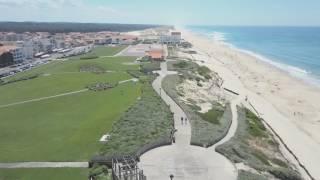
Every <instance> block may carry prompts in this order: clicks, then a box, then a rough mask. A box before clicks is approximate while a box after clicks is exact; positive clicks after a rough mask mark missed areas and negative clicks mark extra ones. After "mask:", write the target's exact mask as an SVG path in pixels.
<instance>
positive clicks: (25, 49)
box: [17, 40, 35, 59]
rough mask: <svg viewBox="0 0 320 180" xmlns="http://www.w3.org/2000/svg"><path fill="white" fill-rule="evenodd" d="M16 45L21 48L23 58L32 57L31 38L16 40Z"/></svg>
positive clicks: (32, 46)
mask: <svg viewBox="0 0 320 180" xmlns="http://www.w3.org/2000/svg"><path fill="white" fill-rule="evenodd" d="M17 46H18V47H20V48H21V49H22V53H23V56H24V58H26V59H33V56H34V54H35V53H34V43H33V41H32V40H28V41H18V42H17Z"/></svg>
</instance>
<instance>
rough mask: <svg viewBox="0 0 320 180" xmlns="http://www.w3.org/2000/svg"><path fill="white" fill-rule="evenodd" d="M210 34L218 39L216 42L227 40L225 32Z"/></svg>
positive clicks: (214, 38)
mask: <svg viewBox="0 0 320 180" xmlns="http://www.w3.org/2000/svg"><path fill="white" fill-rule="evenodd" d="M209 36H210V37H211V38H212V40H213V41H216V42H225V41H226V38H225V33H221V32H213V33H212V34H210V35H209Z"/></svg>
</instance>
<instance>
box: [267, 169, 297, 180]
mask: <svg viewBox="0 0 320 180" xmlns="http://www.w3.org/2000/svg"><path fill="white" fill-rule="evenodd" d="M268 172H269V173H270V174H272V175H274V176H275V177H276V178H278V179H282V180H302V178H301V176H300V175H299V173H298V172H296V171H294V170H291V169H287V168H269V169H268Z"/></svg>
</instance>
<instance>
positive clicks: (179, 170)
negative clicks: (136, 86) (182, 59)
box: [139, 63, 237, 180]
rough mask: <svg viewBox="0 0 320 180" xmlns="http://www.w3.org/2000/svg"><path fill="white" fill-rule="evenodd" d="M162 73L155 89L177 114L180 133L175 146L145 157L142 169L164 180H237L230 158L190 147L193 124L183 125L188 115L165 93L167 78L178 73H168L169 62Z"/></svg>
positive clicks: (147, 154) (211, 150)
mask: <svg viewBox="0 0 320 180" xmlns="http://www.w3.org/2000/svg"><path fill="white" fill-rule="evenodd" d="M158 73H159V74H160V75H159V76H158V78H157V79H156V80H155V81H154V83H153V87H154V89H155V90H156V91H157V92H158V94H161V97H162V99H163V100H164V101H165V102H166V103H167V104H168V105H170V108H171V111H172V112H174V121H175V127H176V129H177V130H178V131H177V133H176V143H175V144H173V145H171V146H165V147H160V148H157V149H154V150H151V151H149V152H147V153H145V154H144V155H142V156H141V158H140V160H141V162H140V163H139V166H140V167H141V168H142V169H143V171H144V173H145V175H146V176H147V178H148V179H152V180H164V179H169V176H170V175H171V174H172V175H174V179H175V180H182V179H183V180H195V179H201V180H213V179H224V180H235V179H236V178H237V170H236V168H235V166H234V165H233V164H232V163H231V162H230V161H229V160H228V159H226V158H225V157H224V156H222V155H221V154H219V153H216V152H215V151H214V149H212V148H209V149H206V148H201V147H197V146H191V145H190V138H191V127H190V124H189V123H187V124H181V117H186V115H185V113H184V112H183V111H182V109H181V108H180V107H179V106H178V105H177V104H176V103H175V102H174V101H173V100H172V99H171V98H170V97H169V96H168V95H167V94H166V93H165V92H164V91H163V90H161V82H162V80H163V78H164V77H165V76H166V75H168V74H174V73H173V72H168V71H167V63H162V64H161V71H160V72H158ZM160 91H161V93H160ZM230 136H232V135H230Z"/></svg>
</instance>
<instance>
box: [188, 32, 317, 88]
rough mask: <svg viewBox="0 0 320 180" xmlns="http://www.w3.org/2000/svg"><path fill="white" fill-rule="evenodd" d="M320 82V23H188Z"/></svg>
mask: <svg viewBox="0 0 320 180" xmlns="http://www.w3.org/2000/svg"><path fill="white" fill-rule="evenodd" d="M186 29H188V30H190V31H192V32H194V33H197V34H200V35H204V36H207V37H209V38H210V39H211V40H212V41H223V42H225V43H228V44H230V45H232V46H234V47H235V48H237V49H238V50H241V51H243V52H245V53H249V54H251V55H253V56H255V57H257V58H258V59H260V60H262V61H265V62H267V63H270V64H272V65H274V66H275V67H277V68H280V69H282V70H284V71H286V72H288V73H289V74H291V75H292V76H295V77H298V78H301V79H303V80H305V81H307V82H309V83H312V84H314V85H318V86H320V27H262V26H259V27H249V26H242V27H235V26H188V27H186Z"/></svg>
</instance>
